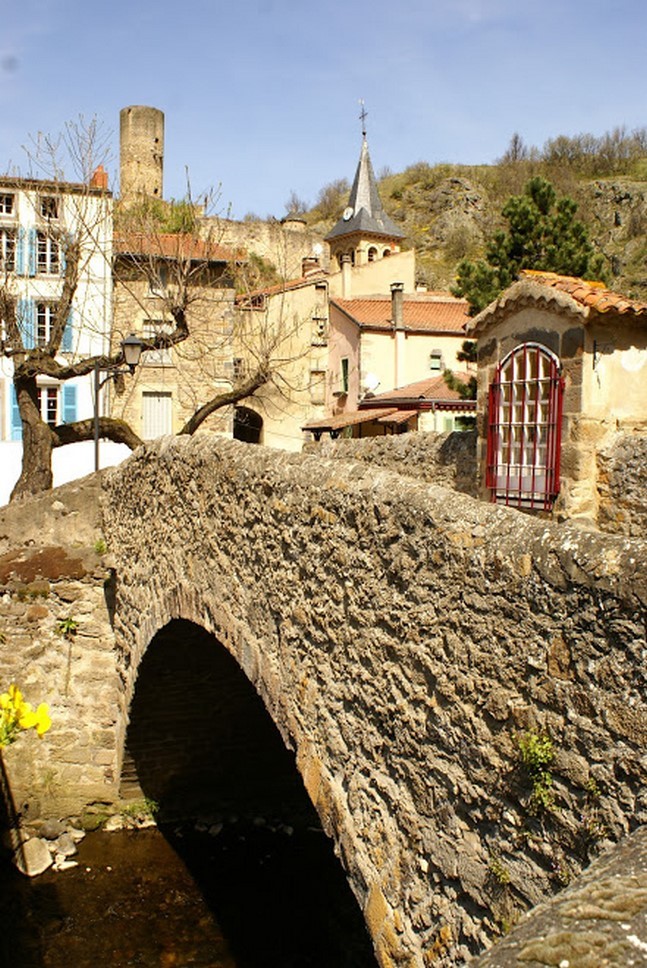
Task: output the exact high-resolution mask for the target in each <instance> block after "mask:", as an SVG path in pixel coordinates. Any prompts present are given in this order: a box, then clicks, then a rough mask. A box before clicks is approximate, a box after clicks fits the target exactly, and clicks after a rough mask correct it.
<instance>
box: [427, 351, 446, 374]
mask: <svg viewBox="0 0 647 968" xmlns="http://www.w3.org/2000/svg"><path fill="white" fill-rule="evenodd" d="M429 369H430V370H431V372H432V373H442V369H443V354H442V353H441V351H440V350H432V351H431V353H430V354H429Z"/></svg>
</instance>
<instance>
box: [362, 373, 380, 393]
mask: <svg viewBox="0 0 647 968" xmlns="http://www.w3.org/2000/svg"><path fill="white" fill-rule="evenodd" d="M379 385H380V381H379V378H378V377H377V376H376V375H375V373H367V374H366V376H365V377H364V386H365V387H366V389H367V390H368V392H369V393H375V391H376V390H377V388H378V387H379Z"/></svg>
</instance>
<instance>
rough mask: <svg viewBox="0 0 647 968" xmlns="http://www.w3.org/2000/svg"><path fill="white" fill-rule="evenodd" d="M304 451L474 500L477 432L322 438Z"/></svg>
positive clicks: (476, 484)
mask: <svg viewBox="0 0 647 968" xmlns="http://www.w3.org/2000/svg"><path fill="white" fill-rule="evenodd" d="M304 451H305V452H306V453H309V454H318V455H319V456H323V457H327V458H339V459H341V460H359V461H363V462H366V463H368V464H372V465H373V466H375V467H384V468H387V469H388V470H392V471H395V472H396V473H398V474H406V475H407V476H408V477H416V478H419V479H420V480H422V481H428V482H429V483H432V484H440V485H441V486H442V487H449V488H451V489H452V490H454V491H460V492H461V493H462V494H470V495H471V496H472V497H476V495H477V494H478V491H479V487H478V482H477V472H476V471H477V467H476V432H475V431H470V432H462V433H450V434H434V433H417V432H413V433H407V434H396V435H388V436H384V437H363V438H348V439H345V438H338V439H337V440H330V439H329V438H325V439H323V440H321V441H320V442H319V443H316V444H306V446H305V447H304Z"/></svg>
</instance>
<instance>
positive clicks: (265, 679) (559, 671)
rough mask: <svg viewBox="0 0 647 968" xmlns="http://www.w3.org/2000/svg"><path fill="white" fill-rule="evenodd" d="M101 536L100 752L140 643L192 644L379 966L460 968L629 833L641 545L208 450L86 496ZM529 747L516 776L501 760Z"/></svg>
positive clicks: (147, 467) (638, 748)
mask: <svg viewBox="0 0 647 968" xmlns="http://www.w3.org/2000/svg"><path fill="white" fill-rule="evenodd" d="M142 521H145V522H146V524H145V527H142V526H141V522H142ZM105 531H106V533H107V534H110V535H111V536H112V538H111V541H112V543H113V548H114V550H113V558H112V566H113V567H114V574H115V578H116V608H115V633H116V644H117V659H118V672H119V680H118V681H119V683H120V684H121V683H123V691H122V692H121V693H120V697H119V710H120V718H118V720H117V723H116V732H117V734H118V736H117V748H118V749H119V748H121V745H122V744H123V738H124V735H125V730H126V711H127V709H128V707H129V704H130V702H131V697H132V696H133V694H134V690H135V683H136V676H137V669H138V666H139V663H140V661H141V659H142V656H143V655H144V653H145V651H146V648H147V646H148V644H149V642H150V641H151V639H152V638H153V636H154V635H155V634H156V632H157V631H158V630H159V629H161V628H163V627H164V626H165V625H166V624H167V623H168V622H169V621H170V620H172V619H174V618H184V619H188V620H190V621H193V622H195V623H196V624H198V625H200V626H202V627H204V628H205V629H206V630H207V631H209V632H211V633H213V634H214V635H215V636H216V637H217V638H218V640H219V641H220V642H221V643H222V644H223V645H224V646H225V647H226V648H227V649H228V651H229V652H230V653H231V654H232V655H233V656H234V658H235V659H236V661H237V662H238V664H239V666H240V667H241V668H242V669H243V671H244V672H245V674H246V675H247V677H248V678H249V680H250V681H251V682H252V683H253V684H254V686H255V688H256V690H257V691H258V693H259V695H260V696H261V698H262V699H263V702H264V703H265V706H266V708H267V710H268V711H269V713H270V715H271V716H272V718H273V720H274V722H275V723H276V725H277V727H278V729H279V731H280V732H281V734H282V736H283V739H284V741H285V743H286V745H287V746H289V747H290V748H292V749H294V750H295V751H296V761H297V764H298V767H299V770H300V772H301V775H302V777H303V780H304V783H305V786H306V789H307V790H308V792H309V795H310V797H311V799H312V802H313V803H314V805H315V807H316V809H317V811H318V813H319V816H320V818H321V820H322V823H323V825H324V827H325V829H326V831H327V832H328V833H329V835H330V836H331V837H332V838H333V840H334V842H335V845H336V849H337V851H338V853H339V856H340V858H341V860H342V862H343V864H344V866H345V868H346V871H347V874H348V878H349V881H350V883H351V886H352V887H353V890H354V892H355V894H356V896H357V898H358V901H359V903H360V904H361V906H362V909H363V911H364V915H365V918H366V922H367V925H368V927H369V930H370V932H371V935H372V937H373V940H374V944H375V948H376V952H377V957H378V960H379V962H380V964H381V965H383V966H387V965H394V964H397V965H408V966H422V965H424V964H431V963H434V964H438V965H449V964H460V963H463V961H464V960H465V959H466V958H467V957H468V956H469V955H470V954H472V953H475V952H477V951H479V950H481V949H482V948H483V947H484V946H486V945H487V944H489V943H490V942H491V940H492V939H493V938H496V937H497V935H499V934H500V933H502V932H504V931H505V930H507V928H508V927H509V926H510V925H511V924H512V923H513V922H514V921H515V919H516V918H518V917H519V914H520V912H521V911H522V910H524V909H525V908H526V907H527V906H529V905H532V904H535V903H537V902H538V901H539V900H541V899H542V898H544V897H546V896H547V895H550V894H551V893H552V892H553V891H554V890H556V889H557V888H559V887H560V886H562V885H563V884H564V883H565V882H566V881H567V880H568V879H569V877H571V875H572V874H575V873H577V871H578V870H579V869H580V868H581V867H582V865H583V864H585V863H586V862H587V860H588V859H589V857H590V856H592V855H593V854H595V852H596V850H597V849H598V847H599V846H600V845H601V844H604V843H605V842H607V841H609V840H614V839H618V838H620V837H622V836H623V835H624V834H626V833H627V832H629V831H630V830H631V829H633V828H634V827H635V826H636V825H638V824H639V823H644V822H645V820H647V802H646V795H645V764H644V747H645V741H646V740H647V717H646V716H645V712H646V709H645V695H646V694H647V690H646V688H645V687H646V683H645V667H644V654H645V638H644V622H645V617H646V616H645V605H646V600H647V583H646V581H645V574H644V565H643V563H644V561H645V551H646V550H647V549H646V546H645V542H644V541H641V540H629V539H626V538H624V537H616V536H600V535H597V534H592V533H588V532H582V531H579V530H575V529H571V528H568V527H566V526H561V527H560V526H558V525H555V524H550V523H546V522H541V521H537V520H534V519H532V518H529V517H527V516H523V515H520V514H518V513H517V512H515V511H513V510H510V509H506V508H500V507H495V506H492V505H488V504H482V503H477V502H475V501H473V500H472V499H470V498H469V497H466V496H464V495H460V494H457V493H452V492H451V491H449V490H446V489H443V488H440V487H437V486H434V485H431V484H428V483H425V482H422V481H416V480H413V479H411V478H405V477H404V476H400V475H397V474H395V473H393V472H391V471H388V470H385V469H378V468H376V467H375V466H368V465H366V464H362V463H359V462H354V461H342V460H327V459H325V458H323V457H321V456H320V455H319V453H317V454H312V455H305V456H304V455H295V454H285V453H279V452H272V451H268V450H265V449H264V448H259V447H256V448H252V447H246V446H245V445H243V444H239V443H238V442H235V441H229V442H222V441H221V442H218V441H215V440H213V439H212V438H209V437H207V436H201V437H196V438H193V439H192V440H187V439H171V438H166V439H164V440H162V441H158V442H157V443H156V444H155V445H153V446H151V447H150V448H147V449H141V450H139V451H138V452H137V453H136V454H135V455H134V457H133V458H132V459H131V460H130V461H128V462H127V463H126V464H125V465H123V466H122V467H121V468H119V469H117V470H115V471H112V472H110V473H109V476H108V494H107V504H106V508H105ZM54 712H55V713H56V710H54ZM90 715H91V708H90V707H88V716H90ZM544 733H545V734H546V735H547V736H548V737H550V743H551V744H552V750H553V752H554V761H553V762H551V763H549V764H548V766H546V767H545V768H544V769H543V772H540V774H539V775H538V774H537V772H536V770H535V772H534V773H533V761H532V758H531V762H530V764H529V765H528V766H527V767H526V768H524V767H523V766H522V765H521V763H520V746H521V743H522V742H523V741H526V742H528V741H529V740H532V737H533V736H534V737H535V738H537V737H541V736H542V735H543V734H544ZM536 766H537V763H534V767H536ZM546 774H550V776H547V775H546ZM550 780H552V786H551V785H550V783H549V781H550Z"/></svg>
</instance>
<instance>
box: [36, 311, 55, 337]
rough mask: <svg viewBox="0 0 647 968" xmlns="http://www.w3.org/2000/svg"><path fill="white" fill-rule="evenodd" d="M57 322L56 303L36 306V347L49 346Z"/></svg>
mask: <svg viewBox="0 0 647 968" xmlns="http://www.w3.org/2000/svg"><path fill="white" fill-rule="evenodd" d="M55 320H56V304H55V303H38V304H37V306H36V346H47V344H48V343H49V338H50V336H51V335H52V328H53V326H54V322H55Z"/></svg>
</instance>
